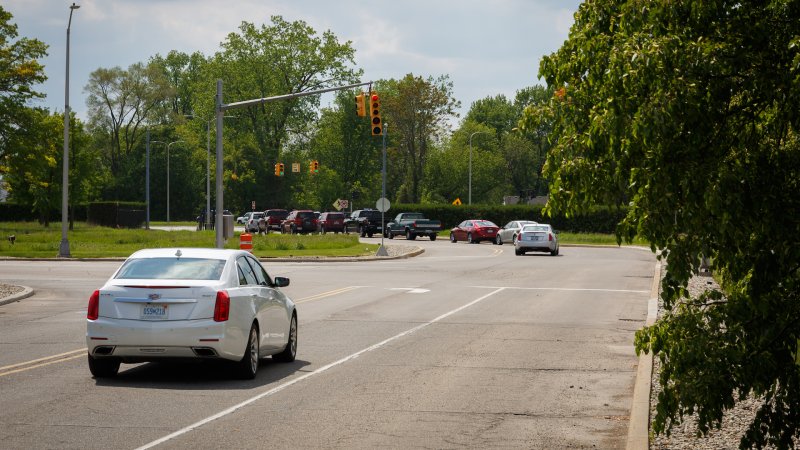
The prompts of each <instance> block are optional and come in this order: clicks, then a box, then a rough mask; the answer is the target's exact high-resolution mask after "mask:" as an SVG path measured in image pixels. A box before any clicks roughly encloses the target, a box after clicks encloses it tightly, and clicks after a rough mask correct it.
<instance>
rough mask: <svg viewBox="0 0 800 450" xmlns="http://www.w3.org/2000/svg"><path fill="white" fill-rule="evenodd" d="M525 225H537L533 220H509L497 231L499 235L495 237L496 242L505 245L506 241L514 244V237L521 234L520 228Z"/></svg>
mask: <svg viewBox="0 0 800 450" xmlns="http://www.w3.org/2000/svg"><path fill="white" fill-rule="evenodd" d="M525 225H536V222H534V221H532V220H512V221H511V222H508V223H507V224H505V226H503V227H502V228H500V230H499V231H498V232H497V236H495V238H494V240H495V244H497V245H503V244H504V243H506V242H510V243H512V244H513V243H514V239H516V237H517V234H519V230H520V229H522V227H523V226H525Z"/></svg>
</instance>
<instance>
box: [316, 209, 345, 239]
mask: <svg viewBox="0 0 800 450" xmlns="http://www.w3.org/2000/svg"><path fill="white" fill-rule="evenodd" d="M317 231H319V232H320V233H322V234H325V233H327V232H333V233H343V232H344V213H342V212H324V213H321V214H320V215H319V219H317Z"/></svg>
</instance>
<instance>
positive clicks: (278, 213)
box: [264, 209, 289, 231]
mask: <svg viewBox="0 0 800 450" xmlns="http://www.w3.org/2000/svg"><path fill="white" fill-rule="evenodd" d="M264 215H265V216H266V218H267V230H276V231H280V230H281V223H283V221H284V220H285V219H286V217H287V216H288V215H289V211H287V210H285V209H268V210H266V211H264Z"/></svg>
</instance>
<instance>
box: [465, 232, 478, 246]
mask: <svg viewBox="0 0 800 450" xmlns="http://www.w3.org/2000/svg"><path fill="white" fill-rule="evenodd" d="M467 243H468V244H477V243H478V242H477V241H473V240H472V233H467Z"/></svg>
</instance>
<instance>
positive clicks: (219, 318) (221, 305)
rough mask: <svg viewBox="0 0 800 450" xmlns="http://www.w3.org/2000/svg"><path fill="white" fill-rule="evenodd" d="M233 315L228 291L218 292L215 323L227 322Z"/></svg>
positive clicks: (215, 305)
mask: <svg viewBox="0 0 800 450" xmlns="http://www.w3.org/2000/svg"><path fill="white" fill-rule="evenodd" d="M230 313H231V298H230V297H229V296H228V292H227V291H218V292H217V302H216V303H215V304H214V322H225V321H226V320H228V316H230Z"/></svg>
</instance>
